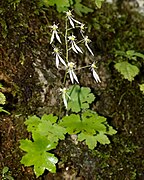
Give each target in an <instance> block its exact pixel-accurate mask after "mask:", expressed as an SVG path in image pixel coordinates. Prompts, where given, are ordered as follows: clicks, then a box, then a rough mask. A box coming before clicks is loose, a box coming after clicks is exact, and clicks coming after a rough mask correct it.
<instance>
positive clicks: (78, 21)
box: [71, 17, 82, 24]
mask: <svg viewBox="0 0 144 180" xmlns="http://www.w3.org/2000/svg"><path fill="white" fill-rule="evenodd" d="M71 19H72V20H73V21H74V22H76V23H77V24H82V23H81V22H79V21H77V20H76V19H74V18H73V17H71Z"/></svg>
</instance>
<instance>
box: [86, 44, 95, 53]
mask: <svg viewBox="0 0 144 180" xmlns="http://www.w3.org/2000/svg"><path fill="white" fill-rule="evenodd" d="M85 46H86V47H87V48H88V50H89V52H90V53H91V55H93V56H94V53H93V52H92V50H91V49H90V47H89V45H88V44H87V43H85Z"/></svg>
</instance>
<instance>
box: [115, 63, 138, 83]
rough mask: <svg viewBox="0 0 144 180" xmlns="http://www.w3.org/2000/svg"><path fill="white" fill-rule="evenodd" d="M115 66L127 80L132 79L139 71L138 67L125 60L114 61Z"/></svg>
mask: <svg viewBox="0 0 144 180" xmlns="http://www.w3.org/2000/svg"><path fill="white" fill-rule="evenodd" d="M115 68H116V69H117V70H118V72H120V73H121V74H122V75H123V76H124V78H125V79H128V80H129V81H132V80H134V77H135V76H136V75H137V74H138V73H139V69H138V67H137V66H135V65H132V64H130V63H128V62H127V61H123V62H119V63H116V64H115Z"/></svg>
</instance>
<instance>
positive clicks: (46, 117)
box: [41, 114, 58, 123]
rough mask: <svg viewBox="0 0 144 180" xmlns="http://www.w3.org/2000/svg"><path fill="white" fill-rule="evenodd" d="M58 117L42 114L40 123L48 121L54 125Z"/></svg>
mask: <svg viewBox="0 0 144 180" xmlns="http://www.w3.org/2000/svg"><path fill="white" fill-rule="evenodd" d="M57 119H58V117H57V116H54V115H53V114H49V115H47V114H44V115H43V116H42V118H41V120H42V121H50V122H51V123H56V121H57Z"/></svg>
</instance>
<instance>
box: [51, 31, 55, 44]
mask: <svg viewBox="0 0 144 180" xmlns="http://www.w3.org/2000/svg"><path fill="white" fill-rule="evenodd" d="M54 34H55V32H54V31H53V32H52V36H51V40H50V44H51V43H52V42H53V40H54Z"/></svg>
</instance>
